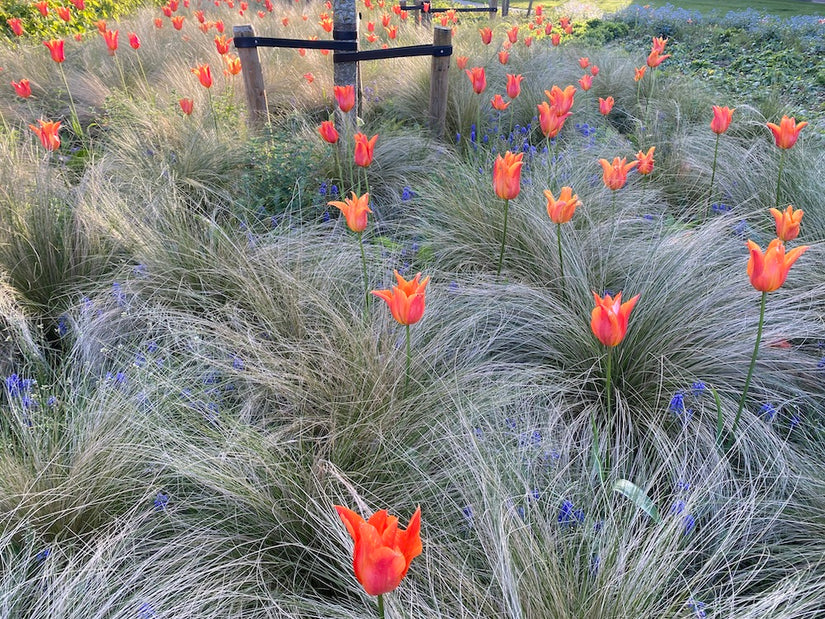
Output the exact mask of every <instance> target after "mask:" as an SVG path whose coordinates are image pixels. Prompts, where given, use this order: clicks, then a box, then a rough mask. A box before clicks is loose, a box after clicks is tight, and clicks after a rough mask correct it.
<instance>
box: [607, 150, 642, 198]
mask: <svg viewBox="0 0 825 619" xmlns="http://www.w3.org/2000/svg"><path fill="white" fill-rule="evenodd" d="M599 163H600V164H602V170H603V171H604V175H603V179H604V184H605V185H606V186H607V188H608V189H611V190H613V191H616V190H617V189H621V188H622V187H624V185H625V183H626V182H627V173H628V172H629V171H630V170H632V169H633V168H635V167H636V166H637V165H639V162H638V161H631V162H630V163H626V158H625V157H622V158H621V159H619V158H618V157H614V158H613V163H612V164H611V163H610V162H609V161H608V160H607V159H599Z"/></svg>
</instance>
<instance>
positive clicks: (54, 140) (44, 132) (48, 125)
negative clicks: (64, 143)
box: [29, 120, 60, 150]
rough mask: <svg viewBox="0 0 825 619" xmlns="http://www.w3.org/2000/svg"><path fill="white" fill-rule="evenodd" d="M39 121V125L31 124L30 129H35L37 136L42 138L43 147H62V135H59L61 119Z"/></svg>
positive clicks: (50, 148) (51, 148)
mask: <svg viewBox="0 0 825 619" xmlns="http://www.w3.org/2000/svg"><path fill="white" fill-rule="evenodd" d="M37 122H39V123H40V126H39V127H35V126H34V125H29V129H31V130H32V131H34V133H35V134H36V135H37V137H39V138H40V142H41V143H42V144H43V148H45V149H46V150H57V149H58V148H60V136H59V135H58V132H59V131H60V121H59V120H55V121H44V120H38V121H37Z"/></svg>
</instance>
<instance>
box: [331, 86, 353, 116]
mask: <svg viewBox="0 0 825 619" xmlns="http://www.w3.org/2000/svg"><path fill="white" fill-rule="evenodd" d="M334 92H335V100H336V101H337V102H338V107H339V108H341V111H342V112H344V113H345V114H346V113H347V112H349V111H350V110H351V109H352V108H353V107H355V86H353V85H352V84H347V85H346V86H335V88H334Z"/></svg>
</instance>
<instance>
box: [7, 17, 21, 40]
mask: <svg viewBox="0 0 825 619" xmlns="http://www.w3.org/2000/svg"><path fill="white" fill-rule="evenodd" d="M6 23H7V24H8V25H9V28H11V31H12V32H13V33H14V34H15V36H18V37H20V36H23V32H24V30H23V22H22V21H21V20H20V18H19V17H12V18H11V19H7V20H6Z"/></svg>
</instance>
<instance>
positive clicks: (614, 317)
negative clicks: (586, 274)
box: [590, 292, 639, 347]
mask: <svg viewBox="0 0 825 619" xmlns="http://www.w3.org/2000/svg"><path fill="white" fill-rule="evenodd" d="M593 299H594V300H595V301H596V307H594V308H593V311H592V312H591V314H590V329H591V330H592V331H593V335H595V336H596V339H598V340H599V341H600V342H601V343H602V344H604V345H605V346H610V347H613V346H618V345H619V343H620V342H621V341H622V340H623V339H624V336H625V335H626V334H627V324H628V322H629V319H630V312H631V311H633V308H634V307H635V306H636V302H637V301H638V300H639V295H638V294H637V295H636V296H635V297H633V298H632V299H630V300H629V301H625V302H624V303H622V293H621V292H620V293H619V294H617V295H616V297H615V298H612V297H611V296H610V295H609V294H606V295H604V298H600V297H599V295H597V294H596V293H595V292H594V293H593Z"/></svg>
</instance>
